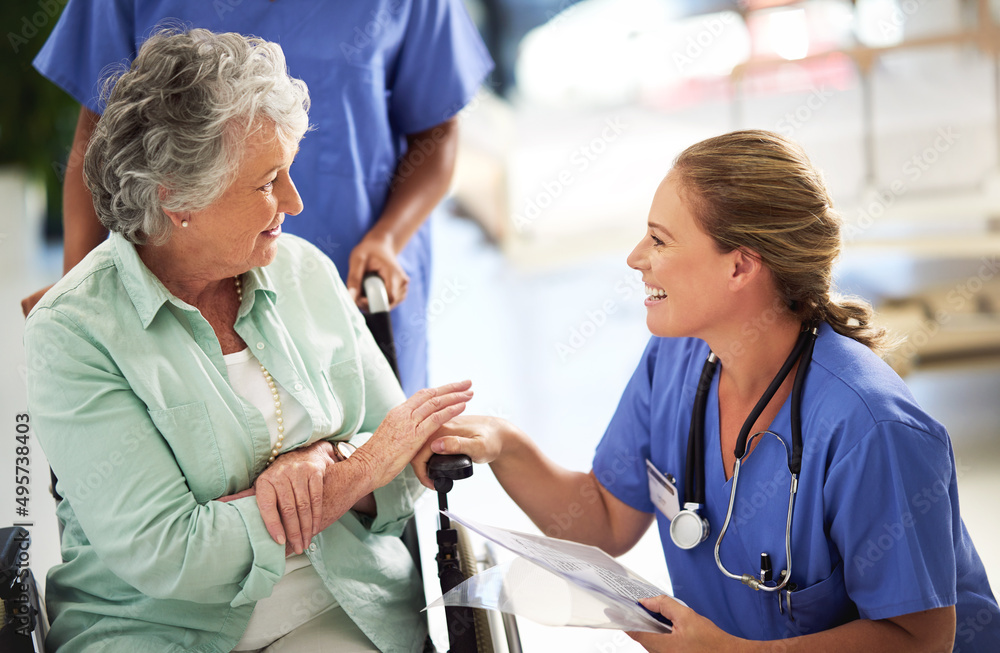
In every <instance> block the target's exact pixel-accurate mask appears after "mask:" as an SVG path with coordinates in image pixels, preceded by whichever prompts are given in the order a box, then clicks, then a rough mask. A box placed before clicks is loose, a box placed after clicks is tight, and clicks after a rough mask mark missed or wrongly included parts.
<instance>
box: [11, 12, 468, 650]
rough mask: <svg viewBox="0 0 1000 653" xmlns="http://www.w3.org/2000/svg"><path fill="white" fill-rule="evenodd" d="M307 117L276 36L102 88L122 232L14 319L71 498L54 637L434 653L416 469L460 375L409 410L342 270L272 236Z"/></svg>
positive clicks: (197, 46) (65, 510)
mask: <svg viewBox="0 0 1000 653" xmlns="http://www.w3.org/2000/svg"><path fill="white" fill-rule="evenodd" d="M109 87H111V83H109ZM308 105H309V100H308V92H307V89H306V88H305V85H304V84H303V83H302V82H300V81H298V80H295V79H292V78H290V77H289V76H288V74H287V72H286V69H285V61H284V57H283V55H282V52H281V49H280V48H279V47H278V46H277V45H275V44H273V43H268V42H265V41H262V40H260V39H254V38H247V37H243V36H240V35H238V34H214V33H212V32H208V31H205V30H191V31H189V32H184V33H172V32H161V33H158V34H155V35H154V36H152V37H151V38H150V39H149V40H148V41H147V42H146V43H145V44H144V45H143V47H142V48H141V49H140V51H139V55H138V57H137V58H136V60H135V61H134V63H133V64H132V66H131V69H130V70H129V71H128V72H125V73H123V74H121V75H120V76H119V77H118V78H117V80H116V81H114V83H113V88H112V90H111V92H110V96H109V99H108V103H107V109H106V111H105V113H104V115H103V117H102V118H101V121H100V123H99V124H98V126H97V129H96V133H95V135H94V138H93V140H92V142H91V145H90V147H89V148H88V150H87V154H86V160H85V174H86V178H87V183H88V186H89V187H90V190H91V192H92V193H93V196H94V203H95V207H96V209H97V213H98V215H99V216H100V218H101V220H102V222H103V223H104V225H105V226H106V227H108V229H109V230H110V232H111V236H110V238H109V240H108V241H107V242H105V243H104V244H103V245H102V246H100V247H99V248H97V249H96V250H95V251H93V252H92V253H91V254H90V255H89V256H88V257H87V258H86V259H84V261H83V262H81V263H80V264H79V265H78V266H76V267H75V268H74V269H73V270H72V271H71V272H70V273H69V274H68V275H66V276H65V277H64V278H63V279H62V280H61V281H60V282H59V283H57V284H56V285H55V286H54V287H53V288H52V290H51V291H49V292H48V293H47V294H46V295H45V297H44V298H43V300H42V301H41V302H39V304H38V305H37V306H36V307H35V309H34V310H33V311H32V313H31V315H30V316H29V317H28V321H27V326H26V331H25V347H26V350H27V356H28V405H29V410H30V413H31V416H32V419H33V421H34V424H35V426H36V429H37V434H38V438H39V441H40V442H41V444H42V446H43V448H44V450H45V453H46V456H47V458H48V460H49V462H50V464H51V465H52V468H53V470H54V471H55V473H56V475H57V476H58V478H59V483H58V490H59V492H60V494H61V495H62V496H63V497H64V499H63V501H62V502H61V504H60V505H59V507H58V515H59V519H60V520H61V521H62V523H63V524H64V526H65V530H64V533H63V540H62V552H63V563H62V564H60V565H58V566H56V567H54V568H53V569H52V571H51V572H50V573H49V576H48V581H47V595H48V608H49V614H50V617H51V619H52V628H51V631H50V635H49V640H48V647H49V650H53V651H54V650H59V651H61V652H67V653H72V652H74V651H84V650H95V647H98V646H100V648H101V650H102V651H123V652H125V651H127V652H129V653H135V652H137V651H156V652H157V653H162V652H164V651H182V650H183V651H203V652H213V651H218V652H223V651H225V652H228V651H231V650H240V651H244V650H261V649H265V648H268V647H270V648H269V649H268V650H278V649H280V650H282V651H299V650H317V649H316V647H317V644H316V643H317V642H322V649H323V650H337V651H371V650H382V651H419V650H421V648H422V645H423V642H424V639H425V631H424V627H423V625H422V623H421V619H420V618H419V609H420V607H421V605H422V594H421V592H420V582H419V579H418V577H417V574H416V570H415V568H414V565H413V561H412V560H411V558H410V556H409V554H408V552H407V551H406V550H405V548H404V547H403V545H402V543H401V541H400V540H399V538H398V535H399V533H400V532H401V530H402V527H403V524H404V523H405V521H406V519H407V518H408V517H409V516H410V515H411V514H412V506H413V500H414V498H415V496H416V494H417V492H418V488H419V484H418V483H416V482H415V480H414V476H413V473H412V471H411V469H410V468H409V467H408V463H409V461H410V459H411V458H412V457H413V455H414V453H415V452H416V451H418V450H419V449H420V447H421V446H422V445H423V444H424V442H425V440H426V439H427V438H428V437H429V436H430V435H431V434H432V433H433V432H435V431H436V430H437V428H438V427H439V426H440V425H441V424H443V423H445V422H447V421H448V420H449V419H451V418H452V417H454V416H455V415H457V414H459V413H460V412H461V411H462V410H463V409H464V406H465V404H466V402H467V401H468V400H469V398H470V397H471V390H470V389H469V386H470V384H469V383H468V382H461V383H454V384H450V385H447V386H442V387H440V388H436V389H429V390H422V391H420V392H418V393H416V394H415V395H413V396H412V397H411V398H410V399H407V400H405V401H404V399H405V397H404V396H403V395H402V391H401V390H400V388H399V385H398V384H397V383H396V381H395V378H394V377H393V375H392V372H391V370H390V368H389V366H388V365H387V363H386V361H385V359H384V358H383V357H382V355H381V353H380V352H379V351H378V349H377V346H376V345H375V343H374V341H373V340H372V338H371V336H370V334H369V333H368V332H367V330H366V328H365V325H364V321H363V319H362V317H361V315H360V314H359V313H358V311H357V309H356V308H355V306H354V303H353V301H352V300H351V298H350V296H349V295H348V293H347V291H346V289H345V288H344V285H343V283H342V282H341V280H340V277H339V276H338V274H337V270H336V269H335V268H334V266H333V264H332V263H331V262H330V261H329V259H327V258H326V257H325V256H324V255H323V254H322V253H321V252H319V250H317V249H316V248H315V247H313V246H311V245H309V244H308V243H306V242H305V241H303V240H301V239H298V238H296V237H294V236H290V235H282V234H281V225H282V223H283V222H284V220H285V217H286V215H291V216H294V215H295V214H297V213H299V211H301V210H302V203H301V200H300V199H299V196H298V193H297V192H296V190H295V186H294V184H293V182H292V179H291V176H290V173H289V169H290V167H291V165H292V160H293V158H294V157H295V153H296V150H297V148H298V142H299V140H300V139H301V138H302V137H303V134H304V133H305V132H306V130H307V127H308V117H307V110H308ZM352 452H353V455H350V454H351V453H352ZM348 456H350V457H348Z"/></svg>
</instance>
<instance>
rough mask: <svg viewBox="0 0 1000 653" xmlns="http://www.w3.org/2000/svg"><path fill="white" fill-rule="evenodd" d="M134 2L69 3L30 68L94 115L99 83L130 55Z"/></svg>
mask: <svg viewBox="0 0 1000 653" xmlns="http://www.w3.org/2000/svg"><path fill="white" fill-rule="evenodd" d="M134 31H135V12H134V5H133V0H70V1H69V3H67V5H66V8H65V9H64V10H63V13H62V15H61V16H60V17H59V21H58V22H57V23H56V26H55V27H54V28H53V29H52V34H51V35H50V36H49V38H48V40H47V41H46V42H45V45H44V46H42V49H41V51H40V52H39V53H38V56H36V57H35V61H34V66H35V68H36V69H37V70H38V72H40V73H41V74H42V75H44V76H45V77H47V78H48V79H49V80H51V81H52V82H53V83H55V84H56V85H57V86H59V87H60V88H62V89H63V90H64V91H66V92H67V93H69V94H70V95H72V96H73V97H74V98H75V99H76V100H77V101H78V102H79V103H80V104H82V105H83V106H85V107H87V108H88V109H90V110H91V111H93V112H94V113H97V114H100V113H103V112H104V104H103V102H102V101H101V97H100V96H101V82H102V79H103V78H105V77H107V76H108V75H109V74H110V73H112V72H113V71H114V70H115V68H114V66H115V65H121V66H124V67H127V66H128V65H129V62H130V61H131V59H132V58H133V57H134V56H135V50H136V48H135V34H134Z"/></svg>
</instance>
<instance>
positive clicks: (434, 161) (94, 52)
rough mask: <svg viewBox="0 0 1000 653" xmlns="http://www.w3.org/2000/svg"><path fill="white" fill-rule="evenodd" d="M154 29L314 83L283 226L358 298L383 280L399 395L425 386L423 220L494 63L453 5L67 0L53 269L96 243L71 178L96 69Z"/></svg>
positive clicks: (95, 111) (430, 0) (94, 100)
mask: <svg viewBox="0 0 1000 653" xmlns="http://www.w3.org/2000/svg"><path fill="white" fill-rule="evenodd" d="M163 24H168V25H176V24H179V25H185V26H188V27H201V28H206V29H209V30H212V31H216V32H239V33H242V34H251V35H254V36H259V37H261V38H264V39H266V40H269V41H274V42H276V43H279V44H280V45H281V47H282V49H283V50H284V52H285V56H286V58H287V60H288V68H289V73H290V74H291V75H293V76H295V77H297V78H300V79H302V80H303V81H305V82H306V84H307V85H308V86H309V91H310V95H311V97H312V106H313V110H312V112H311V114H310V117H311V118H312V120H313V121H314V126H315V130H314V131H312V132H310V133H308V134H306V137H305V139H303V141H302V143H301V148H300V150H299V153H298V155H297V156H296V161H295V179H296V183H297V185H298V190H299V193H300V195H301V197H302V201H303V205H304V206H305V209H304V210H303V212H302V214H301V215H300V216H298V217H297V218H296V219H295V220H289V221H288V225H287V227H288V229H287V231H288V232H290V233H294V234H296V235H298V236H302V237H303V238H305V239H307V240H309V241H310V242H312V243H313V244H315V245H317V246H318V247H319V248H320V249H322V250H323V251H324V252H325V253H326V254H327V255H328V256H329V257H330V258H331V259H333V261H334V263H335V264H336V265H337V269H338V270H339V271H340V274H341V276H343V277H344V280H345V282H346V283H347V287H348V290H349V291H350V292H351V293H352V295H353V296H355V297H356V298H359V294H360V287H361V280H362V278H363V276H364V274H365V273H366V272H370V271H371V272H377V273H378V274H379V275H380V276H382V278H383V279H384V280H385V282H386V286H387V289H388V292H389V300H390V303H391V304H392V305H393V307H394V309H393V313H392V320H393V327H394V332H395V339H396V350H397V356H398V364H399V370H400V375H401V377H402V386H403V389H404V390H405V392H406V394H408V395H409V394H412V393H413V392H415V391H416V390H418V389H420V388H423V387H425V386H426V385H427V329H426V326H427V319H426V311H427V302H428V297H427V293H428V285H429V282H430V278H429V277H430V265H431V250H430V230H429V224H427V222H426V220H427V216H428V215H429V214H430V212H431V211H432V210H433V209H434V207H435V206H436V205H437V204H438V202H439V201H440V200H441V198H442V197H443V196H444V194H445V193H446V192H447V190H448V186H449V184H450V182H451V177H452V172H453V170H454V163H455V154H456V149H457V138H458V125H457V118H456V114H457V113H458V111H459V110H460V109H461V108H462V107H464V106H465V105H466V104H467V103H468V102H469V100H470V99H471V98H472V96H473V95H474V94H475V92H476V90H477V89H478V88H479V86H480V84H481V83H482V82H483V80H484V79H485V77H486V75H488V74H489V72H490V71H491V70H492V68H493V62H492V61H491V59H490V57H489V55H488V54H487V52H486V48H485V46H484V45H483V42H482V39H481V38H480V36H479V33H478V32H477V31H476V28H475V26H474V25H473V24H472V21H471V20H470V18H469V16H468V13H467V12H466V10H465V8H464V7H463V6H462V3H461V0H421V1H420V2H416V1H413V0H371V1H368V0H364V1H362V0H355V1H350V2H341V1H338V2H320V1H317V0H271V1H267V0H216V1H215V2H188V1H185V0H70V2H69V3H68V4H67V5H66V8H65V10H64V11H63V14H62V16H60V18H59V22H58V24H57V25H56V26H55V28H54V29H53V31H52V35H51V36H50V37H49V40H48V41H47V42H46V44H45V46H44V47H43V48H42V50H41V52H40V53H39V54H38V57H37V58H36V59H35V67H36V68H37V69H38V70H39V71H40V72H41V73H42V74H43V75H45V76H46V77H48V78H49V79H51V80H52V81H53V82H55V83H56V84H58V85H59V86H60V87H62V88H63V89H64V90H66V91H67V92H68V93H69V94H70V95H72V96H73V97H74V98H76V99H77V100H78V101H79V102H80V104H81V105H82V107H81V110H80V119H79V122H78V125H77V130H76V135H75V138H74V144H73V149H72V151H71V154H70V158H69V162H68V165H67V169H66V180H65V200H64V212H63V213H64V218H63V220H64V230H65V250H64V259H63V268H64V272H67V271H69V270H70V269H71V268H72V267H73V266H74V265H76V264H77V263H78V262H79V261H80V260H81V259H82V258H83V257H84V256H85V255H86V254H87V253H88V252H89V251H90V250H91V249H93V248H94V247H96V246H97V245H99V244H100V243H101V242H102V241H103V240H104V239H105V238H106V237H107V231H106V230H105V229H104V228H103V227H102V226H101V224H100V222H99V221H98V220H97V216H96V214H95V213H94V209H93V203H92V202H91V199H90V194H89V193H88V192H87V189H86V186H85V185H84V183H83V175H82V160H83V153H84V151H85V149H86V145H87V143H88V142H89V140H90V134H91V133H92V131H93V128H94V125H95V123H96V122H97V119H98V118H99V114H100V113H101V111H102V107H101V106H100V104H99V98H100V90H101V80H102V77H104V76H106V74H107V73H108V72H109V71H111V70H112V69H113V68H114V67H115V66H119V65H127V63H128V62H129V61H131V60H132V59H133V58H134V57H135V53H136V52H137V51H138V49H139V46H140V45H141V44H142V43H143V41H144V40H145V39H146V38H147V37H148V36H149V35H150V34H151V33H152V32H153V31H154V27H156V26H157V25H161V26H162V25H163ZM43 292H44V291H39V292H38V293H36V294H35V295H33V296H32V297H29V298H27V299H26V300H25V301H24V303H23V308H24V310H25V314H27V312H28V310H30V308H31V306H33V305H34V303H35V302H36V301H37V300H38V299H39V298H40V297H41V295H42V294H43ZM404 298H405V301H404ZM358 302H359V304H360V305H362V307H364V304H365V302H364V299H363V298H359V299H358Z"/></svg>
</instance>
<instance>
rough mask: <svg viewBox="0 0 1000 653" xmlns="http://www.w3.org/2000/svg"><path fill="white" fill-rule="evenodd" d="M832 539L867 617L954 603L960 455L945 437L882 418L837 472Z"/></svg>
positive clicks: (833, 472) (828, 498)
mask: <svg viewBox="0 0 1000 653" xmlns="http://www.w3.org/2000/svg"><path fill="white" fill-rule="evenodd" d="M824 502H825V504H826V506H827V513H828V515H827V523H828V524H829V536H830V539H831V540H832V541H833V542H834V543H835V544H836V546H837V547H838V549H839V550H840V554H841V557H842V558H843V560H844V578H845V584H846V588H847V593H848V595H849V596H850V597H851V600H852V601H853V602H854V603H855V604H856V605H857V607H858V612H859V613H860V615H861V617H862V618H865V619H886V618H889V617H896V616H900V615H903V614H909V613H911V612H918V611H921V610H928V609H932V608H939V607H945V606H950V605H954V604H955V603H956V600H957V592H956V559H955V544H954V529H955V528H956V527H958V528H960V527H961V524H960V518H959V515H958V496H957V484H956V476H955V466H954V457H953V455H952V452H951V447H950V444H949V443H948V441H947V440H942V438H941V437H940V436H938V435H935V434H932V433H928V432H926V431H923V430H920V429H918V428H915V427H912V426H909V425H906V424H903V423H900V422H879V423H877V424H875V426H873V427H872V428H871V431H870V432H869V433H868V434H866V435H865V437H863V438H862V439H861V440H860V441H859V442H858V443H857V444H856V445H855V446H854V447H853V448H852V450H851V451H849V452H848V454H847V455H845V456H843V457H841V458H840V460H839V461H838V462H836V463H835V464H834V466H833V467H832V468H831V469H830V471H829V474H828V477H827V481H826V484H825V487H824Z"/></svg>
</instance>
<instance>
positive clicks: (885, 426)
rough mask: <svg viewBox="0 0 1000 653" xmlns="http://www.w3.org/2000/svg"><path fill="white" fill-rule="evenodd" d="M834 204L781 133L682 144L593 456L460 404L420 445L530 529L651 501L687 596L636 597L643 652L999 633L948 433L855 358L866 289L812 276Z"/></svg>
mask: <svg viewBox="0 0 1000 653" xmlns="http://www.w3.org/2000/svg"><path fill="white" fill-rule="evenodd" d="M840 224H841V222H840V219H839V218H838V216H837V215H836V213H834V211H833V209H832V205H831V200H830V197H829V195H828V193H827V190H826V188H825V187H824V185H823V182H822V180H821V178H820V176H819V174H818V173H817V172H816V171H815V170H814V169H813V168H812V166H811V164H810V163H809V161H808V159H807V158H806V156H805V154H804V153H803V152H802V151H801V149H800V148H799V147H798V146H796V145H795V144H793V143H791V142H789V141H787V140H785V139H784V138H782V137H780V136H778V135H776V134H773V133H769V132H763V131H744V132H735V133H731V134H726V135H723V136H719V137H716V138H712V139H709V140H706V141H703V142H701V143H698V144H696V145H694V146H692V147H690V148H688V149H687V150H686V151H684V152H683V153H682V154H681V155H680V156H679V157H678V159H677V160H676V161H675V163H674V167H673V169H672V170H671V171H670V173H669V174H668V175H667V176H666V178H665V179H664V180H663V182H662V183H661V184H660V186H659V188H658V189H657V191H656V195H655V197H654V199H653V204H652V208H651V210H650V213H649V222H648V228H647V233H646V235H645V237H644V238H643V239H642V241H641V242H640V243H639V244H638V245H637V246H636V248H635V250H634V251H633V252H632V254H631V255H630V256H629V258H628V263H629V265H630V266H631V267H633V268H635V269H636V270H639V271H641V272H642V277H643V280H644V282H645V284H646V295H647V297H646V300H645V305H646V308H647V319H646V322H647V325H648V326H649V329H650V331H651V332H652V333H653V337H652V338H651V339H650V341H649V344H648V346H647V347H646V351H645V353H644V354H643V357H642V359H641V360H640V362H639V366H638V368H637V369H636V372H635V374H634V375H633V377H632V379H631V380H630V382H629V383H628V386H627V387H626V389H625V392H624V394H623V396H622V398H621V402H620V403H619V405H618V408H617V411H616V413H615V415H614V417H613V419H612V421H611V424H610V425H609V426H608V429H607V432H606V433H605V436H604V439H603V440H602V441H601V443H600V445H599V446H598V448H597V453H596V455H595V458H594V466H593V470H592V471H590V472H589V473H581V472H572V471H569V470H566V469H563V468H561V467H559V466H558V465H556V464H554V463H553V462H552V461H551V460H549V459H548V458H546V457H545V456H544V454H542V452H541V451H540V450H539V449H538V447H537V446H536V445H535V444H533V443H532V442H531V440H530V439H528V437H527V436H525V435H524V433H522V432H521V431H519V430H518V429H517V428H515V427H513V426H512V425H510V424H508V423H506V422H504V421H502V420H499V419H495V418H481V417H467V418H460V419H459V420H458V421H457V422H453V424H454V426H452V425H449V426H448V427H446V428H445V429H443V430H442V431H441V432H440V433H439V435H440V436H441V437H439V438H438V439H436V440H434V441H433V443H432V444H431V445H430V450H432V451H434V452H438V453H457V452H464V453H468V454H469V455H471V456H472V458H473V459H474V460H475V461H477V462H489V463H490V464H491V466H492V469H493V471H494V473H495V474H496V476H497V478H498V479H499V481H500V483H501V484H502V485H503V487H504V489H505V490H506V491H507V492H508V494H510V496H511V497H512V498H513V499H514V500H515V501H516V502H517V503H518V505H520V506H521V508H522V509H523V510H524V511H525V512H526V513H527V514H528V515H529V516H530V517H531V518H532V520H533V521H534V522H535V524H536V525H537V526H538V527H539V528H541V529H542V530H543V531H546V532H550V531H551V528H552V526H553V524H552V523H551V522H552V521H553V519H554V516H555V515H563V516H564V515H566V514H569V515H574V516H576V518H575V519H573V520H572V521H571V523H570V524H569V525H568V526H567V524H566V520H565V517H563V519H562V522H561V523H560V524H559V526H560V528H561V529H562V530H561V533H562V537H565V538H566V539H571V540H576V541H579V542H584V543H588V544H593V545H596V546H599V547H601V548H602V549H604V550H605V551H607V552H608V553H610V554H612V555H620V554H622V553H624V552H626V551H628V550H629V549H630V548H632V546H634V545H635V544H636V542H638V540H639V538H640V537H641V536H642V535H643V534H644V533H645V532H646V530H647V529H648V528H649V526H650V524H651V523H652V522H653V521H654V520H655V521H656V522H657V525H658V527H659V530H660V537H661V540H662V544H663V552H664V555H665V557H666V562H667V568H668V570H669V572H670V578H671V583H672V585H673V589H674V592H675V595H676V597H677V598H678V599H681V600H683V601H684V603H685V604H687V607H685V606H684V605H682V604H680V603H678V602H677V601H674V600H673V599H671V598H670V597H665V596H661V597H654V598H651V599H648V600H647V601H646V607H647V608H649V609H651V610H653V611H655V612H659V613H661V614H662V615H664V616H665V617H666V618H668V619H670V620H671V621H672V622H673V631H672V632H671V633H669V634H659V635H654V634H651V633H632V636H633V637H634V638H635V639H636V640H637V641H639V642H640V643H641V644H642V645H643V646H645V647H646V648H647V649H648V650H650V651H720V650H734V651H770V650H775V649H778V648H780V649H781V650H783V651H811V652H814V651H862V650H863V651H865V652H866V653H874V652H875V651H935V652H937V651H951V650H955V651H963V652H968V651H983V652H985V651H1000V610H998V607H997V602H996V599H995V598H994V596H993V593H992V592H991V590H990V587H989V583H988V581H987V578H986V573H985V571H984V568H983V565H982V562H981V561H980V559H979V556H978V555H977V553H976V550H975V547H974V546H973V544H972V541H971V540H970V538H969V534H968V532H967V531H966V529H965V526H964V524H963V523H962V519H961V516H960V514H959V502H958V492H957V486H956V475H955V461H954V456H953V453H952V449H951V443H950V440H949V437H948V433H947V432H946V431H945V429H944V428H943V427H942V426H941V424H939V423H938V422H936V421H935V420H934V419H932V418H931V417H930V416H929V415H927V414H926V413H925V412H924V411H923V410H921V408H920V407H919V406H918V405H917V404H916V402H915V400H914V399H913V397H912V396H911V394H910V393H909V391H908V390H907V388H906V386H905V385H904V384H903V382H902V380H901V379H900V378H899V377H898V376H897V375H896V374H895V373H894V372H893V371H892V370H891V369H890V368H889V367H888V365H886V364H885V363H884V362H883V361H882V360H881V359H880V358H879V355H878V353H879V351H880V350H882V349H884V348H886V347H888V346H890V345H891V344H892V343H891V342H890V341H889V338H888V336H887V334H886V333H885V332H884V330H881V329H878V328H876V327H874V326H873V325H872V324H871V317H872V311H871V307H870V306H869V305H867V304H865V303H863V302H861V301H858V300H856V299H844V298H839V297H837V296H836V295H834V294H832V293H831V267H832V264H833V262H834V259H835V258H836V257H837V255H838V253H839V250H840V242H841V241H840ZM710 352H711V354H712V356H711V357H710ZM699 385H701V386H702V388H701V390H700V391H699ZM797 430H800V436H801V437H800V444H798V445H796V444H795V442H793V440H795V438H794V437H793V434H794V433H795V432H796V431H797ZM752 434H760V435H758V436H756V437H751V438H749V440H747V439H746V436H747V435H752ZM741 436H743V437H741ZM741 441H748V444H749V446H747V447H746V451H743V450H742V446H741V451H740V453H739V456H738V454H737V447H738V445H740V444H741ZM424 455H429V453H428V452H426V451H425V452H422V454H421V456H420V457H423V456H424ZM796 458H799V459H800V460H801V464H800V465H798V464H795V459H796ZM738 459H739V462H740V464H739V465H737V464H736V463H737V460H738ZM416 466H417V467H419V465H416ZM793 471H794V472H796V474H797V492H796V494H795V496H794V501H793V502H792V503H791V507H790V501H789V497H790V488H791V487H792V472H793ZM734 476H736V478H734ZM737 480H738V490H737V491H736V492H735V494H734V493H733V486H734V483H735V482H736V481H737ZM682 508H686V509H689V510H682ZM792 508H793V510H792ZM727 515H728V517H727ZM789 521H790V526H789ZM672 527H673V530H674V531H675V532H674V534H673V535H674V537H672V536H671V530H672ZM786 528H787V529H788V530H787V531H786ZM723 530H724V531H725V532H724V537H722V538H721V541H720V540H719V535H720V533H722V532H723ZM786 532H788V534H789V535H788V537H787V540H786ZM675 538H676V539H675ZM762 554H766V555H762ZM765 559H766V562H763V561H762V560H765ZM762 568H764V569H763V570H762ZM723 569H725V570H726V572H725V573H724V572H723V571H722V570H723ZM783 572H784V573H783ZM743 581H745V582H743ZM776 640H781V641H776Z"/></svg>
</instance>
